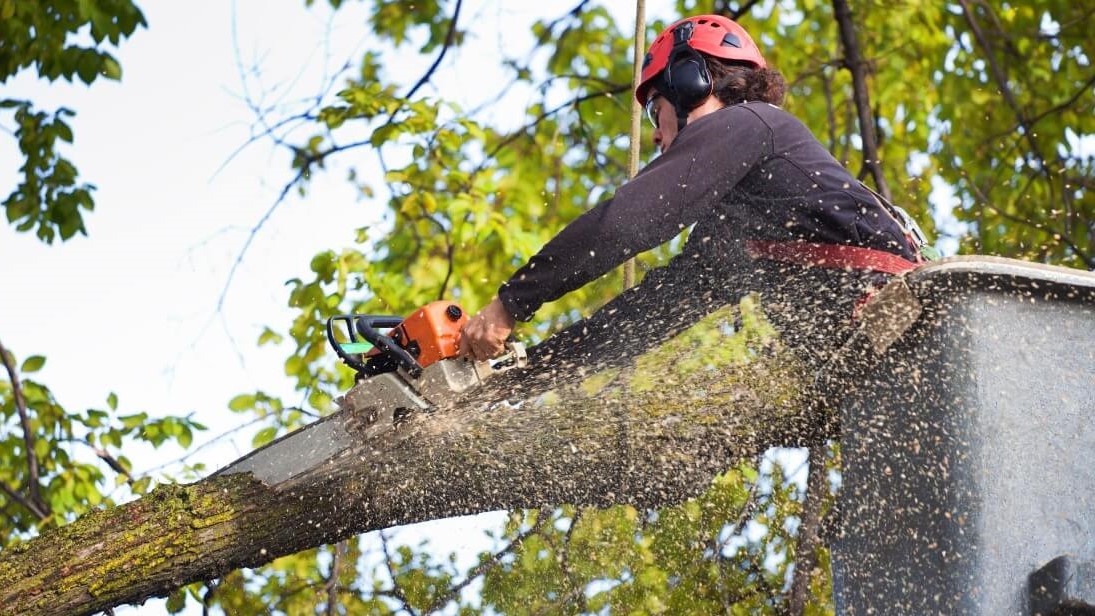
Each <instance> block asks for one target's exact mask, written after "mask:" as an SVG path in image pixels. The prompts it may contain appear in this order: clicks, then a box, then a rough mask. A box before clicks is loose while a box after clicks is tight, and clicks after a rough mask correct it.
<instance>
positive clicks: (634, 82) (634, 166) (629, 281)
mask: <svg viewBox="0 0 1095 616" xmlns="http://www.w3.org/2000/svg"><path fill="white" fill-rule="evenodd" d="M645 39H646V0H636V2H635V50H634V54H633V58H632V59H633V62H632V64H633V70H632V73H631V91H632V92H634V91H635V90H636V89H637V88H638V87H639V81H640V80H641V79H642V75H643V52H644V51H645V50H646V40H645ZM642 122H643V108H642V106H641V105H639V101H637V100H635V97H634V96H632V97H631V135H630V143H631V148H630V150H629V151H628V154H627V179H629V180H630V179H631V178H633V177H635V174H636V173H638V172H639V149H640V148H641V147H642V127H643V124H642ZM633 286H635V257H631V258H630V259H628V260H627V262H626V263H624V289H630V288H631V287H633Z"/></svg>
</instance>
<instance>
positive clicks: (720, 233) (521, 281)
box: [460, 15, 923, 364]
mask: <svg viewBox="0 0 1095 616" xmlns="http://www.w3.org/2000/svg"><path fill="white" fill-rule="evenodd" d="M785 89H786V84H785V81H784V79H783V76H782V75H781V74H780V73H779V72H778V71H777V70H774V69H772V68H769V66H768V64H767V62H765V60H764V57H763V56H762V55H761V52H760V49H758V47H757V45H756V43H754V42H753V39H752V38H751V37H750V36H749V34H748V33H746V31H745V30H744V29H743V28H742V27H741V26H740V25H738V24H737V23H735V22H734V21H732V20H730V19H728V18H726V17H722V16H719V15H701V16H697V17H689V18H686V19H682V20H680V21H678V22H676V23H674V24H672V25H671V26H669V28H667V29H666V30H665V31H664V32H662V33H661V34H660V35H659V36H658V37H657V38H656V39H654V42H653V43H652V44H651V46H650V51H649V52H648V53H647V54H646V57H645V59H644V61H643V69H642V78H641V83H640V84H639V86H638V88H637V89H636V91H635V96H636V98H637V99H638V101H639V103H640V104H642V105H643V106H645V108H646V110H647V114H648V116H649V117H650V120H651V121H652V122H653V124H654V128H655V130H654V143H655V145H656V146H657V147H658V149H659V150H660V155H659V156H658V157H657V158H656V159H654V160H653V162H651V163H650V164H649V165H647V166H646V167H645V168H644V169H643V170H642V171H641V172H640V173H638V174H637V175H636V176H635V177H634V178H633V179H632V180H631V181H629V182H627V183H626V184H624V185H623V186H621V187H619V189H618V190H617V191H616V193H615V195H614V196H613V197H612V198H610V199H607V200H605V201H602V202H601V203H599V204H598V205H596V206H595V207H593V208H592V209H591V210H589V211H588V212H586V213H585V214H583V215H581V216H579V217H578V218H577V219H575V220H574V221H572V222H571V223H570V224H568V225H567V226H566V227H565V228H564V229H563V230H562V231H561V232H560V233H559V234H558V235H556V236H555V237H554V238H553V239H551V240H550V241H549V242H548V243H547V244H546V245H545V246H544V247H543V249H542V250H540V252H539V253H538V254H536V255H535V256H534V257H532V258H531V259H529V261H528V262H527V263H526V264H525V265H524V266H523V267H521V268H520V269H518V270H517V272H516V273H514V274H513V276H511V277H510V279H509V280H508V281H506V282H505V283H504V284H502V286H501V288H499V290H498V295H497V297H495V298H494V299H493V301H491V302H490V304H488V305H487V306H486V307H485V308H483V309H482V310H481V311H480V312H479V313H478V314H476V315H475V316H474V317H472V318H471V319H470V320H469V322H468V323H467V325H466V326H465V328H464V330H463V332H462V336H461V340H460V350H461V354H462V355H464V356H468V357H474V358H476V359H480V360H482V359H487V358H491V357H495V356H497V355H499V354H500V353H501V352H502V350H503V347H504V343H505V341H506V339H507V337H508V336H509V335H510V333H511V332H512V331H513V328H514V325H515V322H516V321H527V320H530V319H531V318H532V317H533V315H534V314H535V312H536V310H537V309H538V308H539V307H540V306H541V305H542V304H544V303H545V302H549V301H552V300H555V299H557V298H559V297H561V296H563V295H565V294H566V293H569V292H570V291H573V290H575V289H578V288H579V287H581V286H583V285H585V284H586V283H588V282H590V281H592V280H594V279H596V278H598V277H600V276H601V275H603V274H605V273H606V272H608V271H610V270H612V269H613V268H615V267H617V266H618V265H620V264H621V263H623V262H624V261H626V260H627V259H629V258H631V257H634V256H635V255H637V254H638V253H640V252H643V251H646V250H650V249H652V248H654V247H656V246H659V245H660V244H663V243H664V242H667V241H669V240H670V239H672V238H674V237H676V236H677V235H678V234H679V233H680V232H681V231H682V230H684V229H686V228H688V227H689V226H691V225H695V227H694V228H693V229H692V231H691V233H690V235H689V238H688V241H687V242H686V244H685V246H684V247H683V249H682V250H681V252H680V254H678V255H677V256H675V257H674V258H673V259H672V260H671V261H670V262H669V263H668V264H667V265H666V266H664V267H661V268H656V269H653V270H651V271H650V272H649V273H647V275H646V276H645V277H644V278H643V280H642V282H641V283H640V284H639V285H637V286H636V287H634V288H632V289H629V290H627V291H625V292H624V293H622V294H621V295H620V296H618V297H617V298H616V299H614V300H612V301H611V302H609V303H608V304H606V305H605V306H604V307H603V308H601V309H600V310H599V311H597V312H596V313H594V314H593V315H592V316H591V317H589V318H587V319H585V320H583V321H580V322H578V323H576V324H574V325H572V326H570V327H569V328H567V329H565V330H563V331H562V332H560V333H557V334H555V335H553V336H551V337H550V338H549V339H548V340H546V341H545V342H544V343H542V344H540V345H537V346H536V347H534V348H533V349H530V356H529V359H530V363H533V364H535V363H558V362H546V360H547V359H549V358H551V357H553V356H554V357H556V358H558V359H566V360H568V361H574V362H577V363H579V364H588V363H599V362H601V361H612V360H613V359H614V358H620V357H625V356H627V355H634V354H635V353H636V352H639V351H642V350H644V348H646V347H649V346H650V345H653V344H656V343H657V342H659V341H661V340H664V339H666V338H668V337H669V336H672V335H674V334H676V333H678V332H679V331H681V330H683V329H685V328H687V327H688V326H689V325H691V324H692V323H694V322H695V321H696V320H697V319H698V318H702V317H703V316H704V315H706V314H709V313H710V312H712V311H714V310H716V309H718V308H720V307H722V306H724V305H726V304H729V303H731V302H736V301H739V300H740V299H741V298H742V297H744V296H745V295H746V294H748V293H750V292H759V293H760V294H761V298H762V303H763V308H764V311H765V314H766V315H767V316H768V318H769V319H770V320H772V322H773V324H774V325H775V326H776V327H777V328H778V329H779V330H780V332H781V335H782V338H783V340H784V341H785V342H786V343H787V344H788V345H789V346H790V347H791V348H792V349H797V350H799V351H800V352H802V353H803V354H805V355H806V356H808V358H809V359H811V360H813V361H819V362H824V361H825V360H826V359H827V353H830V352H831V351H833V350H835V349H836V348H839V346H840V344H841V343H842V342H843V341H844V340H845V339H846V338H847V335H849V334H850V333H851V329H850V328H851V314H852V310H853V308H854V306H855V304H856V302H857V301H858V300H860V299H861V298H862V297H863V296H864V294H865V293H867V292H869V290H870V289H872V288H874V287H877V286H878V285H880V284H881V283H883V282H885V280H886V278H887V277H889V276H891V275H894V274H899V273H903V272H905V271H908V270H910V269H912V268H913V267H914V266H915V265H916V264H917V263H919V262H920V261H921V256H920V245H922V244H923V237H922V235H919V229H915V234H914V232H913V231H914V230H912V229H907V228H906V226H907V225H905V224H904V222H905V221H902V220H900V219H901V218H902V216H903V212H899V211H896V210H895V209H894V208H893V206H892V205H890V204H889V203H888V202H885V201H884V200H883V199H882V198H881V197H880V196H878V195H877V194H875V193H873V192H872V191H870V190H869V189H868V188H867V187H866V186H864V185H863V184H861V183H860V182H858V181H857V180H856V179H855V178H854V177H852V175H851V174H850V173H849V172H848V171H847V170H846V169H844V167H843V166H841V165H840V163H838V162H837V161H836V159H834V158H833V156H832V155H830V153H829V152H828V151H827V150H826V149H825V147H824V146H822V145H821V143H819V142H818V141H817V139H815V138H814V136H813V135H812V134H811V132H810V130H809V129H808V128H806V126H805V125H803V124H802V123H801V122H800V121H799V120H797V119H796V118H795V117H794V116H792V115H791V114H789V113H787V112H786V111H784V110H782V109H780V107H779V105H780V104H781V103H782V102H783V98H784V92H785Z"/></svg>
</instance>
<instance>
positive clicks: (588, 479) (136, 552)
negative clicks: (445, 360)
mask: <svg viewBox="0 0 1095 616" xmlns="http://www.w3.org/2000/svg"><path fill="white" fill-rule="evenodd" d="M720 318H722V319H723V321H722V324H721V325H720V324H719V319H720ZM704 323H706V325H705V327H707V328H708V331H707V332H706V333H704V332H700V333H699V334H698V335H697V334H696V332H692V335H690V336H689V335H682V336H678V337H677V338H675V339H674V340H672V341H670V343H667V344H666V345H663V347H662V348H660V349H657V350H655V351H652V352H651V353H648V354H646V355H644V356H642V357H640V358H639V359H638V360H637V361H636V362H635V363H634V364H632V365H630V366H628V367H625V368H623V369H612V370H605V371H602V372H599V373H596V374H594V375H592V376H590V377H589V378H586V379H585V380H583V381H581V382H580V383H576V384H573V385H570V386H565V387H559V388H556V389H554V390H552V391H551V392H550V393H549V394H547V395H541V396H537V397H536V398H535V399H533V400H528V401H526V402H525V403H523V404H521V405H519V406H518V407H517V408H514V407H513V406H509V405H494V407H493V408H487V407H486V405H485V404H484V403H483V401H482V397H480V398H477V399H475V400H474V401H468V402H466V403H463V404H458V405H455V406H454V408H450V409H442V410H437V411H434V412H431V413H426V414H418V415H415V416H412V417H410V418H408V419H407V420H406V421H404V422H403V423H402V424H400V425H398V426H397V427H395V428H392V429H389V430H387V431H386V432H383V433H381V434H379V435H377V436H375V437H374V438H370V439H362V440H360V441H359V444H358V445H355V446H354V447H352V449H351V450H350V451H349V452H348V453H344V454H342V455H340V456H338V457H336V458H335V459H333V460H331V461H329V462H328V463H326V464H324V465H322V466H321V467H319V468H316V469H313V470H311V471H309V472H307V473H304V474H302V475H298V476H295V477H293V478H292V479H288V480H284V481H281V482H280V483H278V484H276V485H265V484H263V483H262V482H260V481H258V480H256V479H255V478H254V477H253V476H252V475H251V474H250V473H248V474H233V475H217V476H213V477H210V478H207V479H205V480H202V481H199V482H197V483H193V484H189V485H169V486H162V487H159V488H157V489H156V490H155V491H153V492H152V493H151V494H149V495H148V496H146V497H144V498H142V499H140V500H138V501H135V502H132V503H129V504H126V505H123V506H119V507H116V508H113V509H109V510H105V511H96V512H93V513H91V514H88V515H86V516H84V517H83V518H81V519H80V520H77V521H76V522H74V523H72V524H69V525H67V526H64V527H62V528H59V529H57V530H54V531H50V532H47V533H45V534H43V535H42V536H41V537H38V538H36V539H34V540H32V541H29V542H27V543H25V544H23V545H21V546H18V547H15V548H12V549H9V550H7V551H5V552H4V553H3V554H0V606H3V608H2V609H0V611H2V612H3V613H4V614H20V615H45V614H88V613H93V612H96V611H100V610H103V609H105V608H108V607H111V606H115V605H120V604H127V603H139V602H142V601H144V600H145V599H147V598H149V597H154V596H162V595H165V594H167V593H168V592H170V591H172V590H174V589H176V588H178V587H180V586H182V585H184V584H188V583H191V582H195V581H200V580H207V579H211V578H215V577H218V576H221V575H224V574H225V573H228V572H230V571H232V570H234V569H237V568H240V567H256V566H259V565H262V564H264V563H267V562H269V561H271V560H273V559H274V558H276V557H278V556H282V555H286V554H292V553H294V552H297V551H300V550H303V549H307V548H311V547H315V546H319V545H323V544H327V543H335V542H338V541H340V540H343V539H346V538H348V537H351V536H353V535H356V534H358V533H362V532H365V531H370V530H375V529H381V528H386V527H390V526H394V525H399V524H409V523H414V522H421V521H425V520H431V519H437V518H443V517H451V516H457V515H464V514H472V513H478V512H484V511H492V510H498V509H516V508H532V507H540V506H543V505H555V504H562V503H573V504H577V505H594V506H609V505H614V504H619V503H630V504H634V505H636V506H639V507H654V506H659V505H665V504H671V503H677V502H680V501H682V500H684V499H686V498H688V497H690V496H692V495H695V494H698V493H700V492H702V491H703V490H704V489H706V488H707V487H708V486H709V484H710V481H711V479H712V477H713V476H714V475H716V474H717V473H719V472H721V471H723V470H725V469H726V468H728V467H729V466H730V465H732V464H734V463H735V462H736V461H738V460H739V459H741V458H742V457H750V456H753V455H755V454H757V453H758V452H760V451H762V450H763V449H765V448H767V447H768V446H770V445H773V444H791V443H792V442H800V441H801V440H802V438H803V437H802V433H812V435H811V438H819V437H824V436H831V434H829V433H831V432H832V430H831V428H829V427H825V425H824V424H825V422H823V421H821V419H822V418H821V417H820V416H819V414H818V413H817V412H814V411H810V410H809V409H808V405H807V404H805V403H804V402H803V401H804V400H805V399H806V393H805V391H806V388H805V387H804V386H803V383H804V382H806V381H805V380H804V379H802V378H801V372H802V371H801V368H799V367H798V366H799V365H798V364H797V363H796V362H794V361H793V360H792V358H791V357H790V355H789V354H787V353H786V352H784V351H780V350H778V349H777V348H776V347H774V346H772V345H771V344H770V343H767V342H763V341H761V340H760V339H759V338H758V337H756V336H753V337H752V338H753V340H745V347H743V348H742V350H748V351H750V352H747V353H738V354H736V355H737V357H738V359H734V360H721V361H722V363H723V365H722V366H719V367H716V366H713V365H712V364H713V363H718V362H719V361H720V360H719V359H717V358H718V357H720V356H725V355H727V353H726V350H725V349H726V346H727V341H728V340H730V339H731V338H732V337H731V336H727V335H726V334H725V331H726V329H727V328H726V326H725V315H723V317H719V316H718V315H717V314H716V315H715V318H714V319H710V318H709V319H706V320H705V321H704ZM701 325H703V324H701ZM698 327H700V325H697V328H698ZM720 328H721V329H720ZM694 329H695V328H694ZM744 338H749V336H742V335H741V334H738V335H737V337H736V338H735V339H737V340H739V341H740V340H742V339H744ZM682 341H683V342H682ZM697 341H698V342H697ZM697 345H698V346H697ZM705 345H706V346H705ZM720 353H721V355H720ZM745 356H747V357H752V359H748V360H742V359H740V357H745ZM697 357H699V358H702V360H701V361H699V362H698V363H695V362H696V359H695V358H697ZM689 362H693V363H695V365H692V364H690V363H689ZM667 366H668V367H667ZM496 389H497V388H496ZM369 400H370V398H369V393H368V383H365V384H364V385H359V386H358V387H357V388H355V389H353V390H351V391H350V392H349V393H348V394H347V396H346V397H345V398H344V399H343V400H342V407H343V408H342V410H341V411H340V413H345V414H351V415H353V416H359V417H364V416H367V415H368V413H369V411H370V404H369ZM804 428H806V429H804Z"/></svg>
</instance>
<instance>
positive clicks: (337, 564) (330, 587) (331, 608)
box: [324, 540, 349, 616]
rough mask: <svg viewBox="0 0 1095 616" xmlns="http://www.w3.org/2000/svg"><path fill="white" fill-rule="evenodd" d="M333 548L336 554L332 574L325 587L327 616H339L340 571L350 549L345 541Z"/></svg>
mask: <svg viewBox="0 0 1095 616" xmlns="http://www.w3.org/2000/svg"><path fill="white" fill-rule="evenodd" d="M331 548H332V551H333V552H334V553H333V554H332V555H331V574H330V575H328V576H327V583H326V584H325V585H324V590H326V591H327V616H337V614H338V576H339V573H340V571H339V570H340V569H341V568H342V558H343V556H344V554H345V553H346V551H347V550H348V549H349V546H348V545H347V543H346V541H345V540H343V541H339V542H338V543H336V544H335V545H333V546H331Z"/></svg>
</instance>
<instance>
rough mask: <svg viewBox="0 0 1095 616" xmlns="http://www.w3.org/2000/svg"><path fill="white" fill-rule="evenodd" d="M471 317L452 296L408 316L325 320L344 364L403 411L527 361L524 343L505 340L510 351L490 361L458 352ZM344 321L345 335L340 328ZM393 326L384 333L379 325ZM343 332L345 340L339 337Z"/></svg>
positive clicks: (396, 413)
mask: <svg viewBox="0 0 1095 616" xmlns="http://www.w3.org/2000/svg"><path fill="white" fill-rule="evenodd" d="M467 322H468V315H467V314H466V313H465V312H464V310H463V309H462V308H461V307H460V306H458V305H457V304H454V303H452V302H446V301H437V302H431V303H429V304H426V305H425V306H423V307H422V308H419V309H418V310H416V311H415V312H414V313H412V314H411V315H410V316H408V317H406V318H402V319H401V318H399V317H389V316H375V315H361V314H343V315H338V316H334V317H331V318H330V319H328V320H327V340H328V341H329V342H330V343H331V347H332V348H333V349H334V350H335V353H337V354H338V356H339V357H340V358H341V359H342V361H343V362H345V364H346V365H347V366H349V367H351V368H353V369H354V370H355V371H356V372H357V381H358V383H363V382H366V381H367V385H366V386H367V387H368V390H369V393H370V394H371V395H372V396H373V397H374V398H375V399H376V400H377V402H378V403H379V405H380V406H382V407H385V408H391V409H393V419H395V420H398V419H400V417H401V412H402V413H406V412H409V411H414V410H423V411H425V410H429V409H430V408H432V407H434V406H438V405H443V404H446V403H448V402H451V401H452V400H454V399H455V398H456V396H458V395H459V394H461V393H463V392H465V391H467V390H469V389H471V388H473V387H476V386H478V385H479V384H480V383H482V382H483V381H484V380H486V379H488V378H490V377H491V376H492V375H494V374H495V373H498V372H501V371H504V370H508V369H510V368H522V367H524V366H526V365H527V363H528V356H527V355H526V353H525V347H524V346H523V345H522V344H520V343H518V342H513V341H510V342H507V343H506V353H505V354H504V355H502V356H501V357H498V358H495V359H492V360H490V361H478V362H477V361H470V360H466V359H461V358H459V357H457V352H458V348H459V344H460V332H461V330H462V329H463V328H464V324H465V323H467ZM339 323H342V324H343V326H344V329H343V331H344V334H345V335H343V336H339V335H338V334H337V333H336V330H337V325H338V324H339ZM386 328H392V329H390V330H389V331H388V332H387V333H386V334H385V333H381V331H380V330H382V329H386ZM340 337H341V338H343V340H342V341H340V340H339V338H340Z"/></svg>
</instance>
